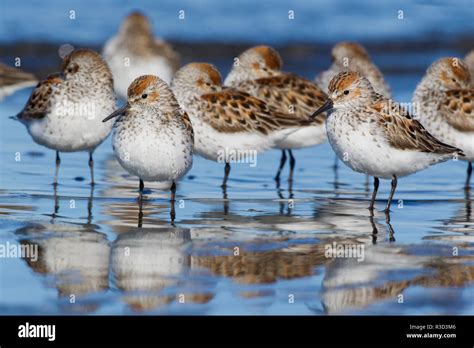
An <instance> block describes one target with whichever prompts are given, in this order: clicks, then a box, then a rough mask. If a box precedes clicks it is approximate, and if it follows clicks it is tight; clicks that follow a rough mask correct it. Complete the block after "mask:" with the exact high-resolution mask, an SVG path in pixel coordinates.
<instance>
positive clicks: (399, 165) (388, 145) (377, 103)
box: [313, 72, 463, 216]
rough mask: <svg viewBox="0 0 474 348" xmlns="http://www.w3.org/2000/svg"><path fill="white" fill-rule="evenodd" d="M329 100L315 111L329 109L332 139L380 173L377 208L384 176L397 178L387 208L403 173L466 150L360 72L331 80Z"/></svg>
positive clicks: (364, 167) (357, 166)
mask: <svg viewBox="0 0 474 348" xmlns="http://www.w3.org/2000/svg"><path fill="white" fill-rule="evenodd" d="M328 90H329V99H328V101H327V102H326V103H325V105H323V106H322V107H321V108H319V109H318V110H317V111H316V112H315V113H314V115H313V117H316V116H317V115H319V114H321V113H322V112H324V111H328V116H327V120H326V128H327V134H328V139H329V143H330V144H331V146H332V148H333V149H334V151H335V152H336V154H337V156H338V157H339V159H341V160H342V161H343V162H344V163H345V164H346V165H347V166H349V167H350V168H351V169H352V170H354V171H356V172H359V173H365V174H367V175H370V176H373V177H374V191H373V193H372V200H371V202H370V206H369V209H371V210H373V208H374V203H375V198H376V195H377V190H378V187H379V178H382V179H392V188H391V191H390V195H389V198H388V201H387V205H386V207H385V212H386V213H387V216H388V213H389V211H390V203H391V201H392V198H393V194H394V193H395V189H396V187H397V178H399V177H403V176H406V175H409V174H412V173H415V172H417V171H419V170H422V169H425V168H427V167H428V166H430V165H432V164H435V163H438V162H441V161H445V160H447V159H449V158H453V157H454V156H463V153H462V151H461V150H460V149H458V148H456V147H454V146H450V145H447V144H444V143H442V142H441V141H439V140H438V139H436V138H435V137H434V136H432V135H431V134H430V133H429V132H428V131H427V130H426V129H425V128H424V127H423V126H422V125H421V124H420V123H419V122H418V121H416V120H414V119H413V118H412V117H411V116H410V114H409V113H408V112H407V111H406V110H405V109H404V108H403V107H401V106H400V104H397V103H396V102H394V101H393V100H390V99H388V98H385V97H384V96H382V95H380V94H378V93H376V92H375V90H374V88H373V87H372V85H371V84H370V82H369V80H368V79H367V78H365V77H363V76H362V75H361V74H360V73H358V72H341V73H339V74H337V75H336V76H335V77H334V78H333V79H332V80H331V82H330V83H329V87H328Z"/></svg>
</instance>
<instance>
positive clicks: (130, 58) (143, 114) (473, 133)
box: [0, 12, 474, 221]
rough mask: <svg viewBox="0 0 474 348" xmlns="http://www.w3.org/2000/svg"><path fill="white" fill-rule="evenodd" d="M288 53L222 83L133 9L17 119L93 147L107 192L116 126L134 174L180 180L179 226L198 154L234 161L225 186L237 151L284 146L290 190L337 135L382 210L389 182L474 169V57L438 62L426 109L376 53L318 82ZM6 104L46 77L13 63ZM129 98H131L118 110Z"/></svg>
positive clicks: (227, 163) (40, 89) (1, 71)
mask: <svg viewBox="0 0 474 348" xmlns="http://www.w3.org/2000/svg"><path fill="white" fill-rule="evenodd" d="M282 66H283V62H282V59H281V57H280V55H279V54H278V52H277V51H276V50H275V49H274V48H272V47H269V46H256V47H252V48H249V49H248V50H246V51H245V52H243V53H241V54H240V55H239V56H238V57H236V59H235V60H234V61H233V65H232V69H231V71H230V73H229V74H228V76H227V77H226V78H225V80H224V82H222V78H221V75H220V73H219V71H218V70H217V69H216V67H215V66H213V65H212V64H208V63H202V62H194V63H190V64H187V65H185V66H183V67H180V56H179V54H178V53H177V52H175V51H174V49H173V48H172V46H171V45H170V44H168V43H167V42H165V41H163V40H161V39H158V38H156V37H154V35H153V30H152V26H151V23H150V21H149V20H148V18H147V17H146V16H145V15H143V14H141V13H137V12H135V13H132V14H130V15H129V16H128V17H126V18H125V20H124V21H123V23H122V25H121V27H120V30H119V32H118V33H117V35H116V36H114V37H112V38H111V39H110V40H109V41H108V42H107V43H106V44H105V47H104V50H103V55H102V56H101V55H100V54H98V53H96V52H94V51H92V50H90V49H76V50H74V51H72V52H71V53H70V54H68V55H67V56H66V57H65V58H64V61H63V64H62V67H61V70H60V71H59V72H58V73H57V74H54V75H51V76H48V77H47V78H46V79H44V80H43V81H41V82H39V83H38V84H37V85H36V88H35V89H34V90H33V92H32V94H31V96H30V98H29V100H28V101H27V103H26V105H25V107H24V109H23V110H22V111H21V112H19V113H18V115H16V116H15V117H14V118H15V119H16V120H18V121H20V122H21V123H23V124H24V125H25V126H26V128H27V130H28V133H29V134H30V135H31V137H32V138H33V140H34V141H35V142H36V143H38V144H40V145H43V146H45V147H47V148H49V149H52V150H55V151H56V174H55V177H54V184H55V185H56V184H57V182H58V170H59V165H60V156H59V154H60V152H75V151H87V152H88V153H89V166H90V171H91V184H92V185H93V184H94V171H93V165H94V164H93V152H94V150H95V149H96V148H97V147H98V146H99V145H100V144H101V143H102V142H103V141H104V140H105V139H106V138H107V137H108V135H109V133H111V132H112V130H113V136H112V146H113V151H114V153H115V156H116V158H117V160H118V162H119V163H120V165H121V166H122V167H123V168H124V169H125V170H126V171H128V172H129V173H130V174H132V175H134V176H137V177H138V179H139V198H138V200H139V202H140V204H141V202H142V200H143V190H144V186H145V184H144V182H146V181H163V182H170V189H171V207H172V209H171V219H172V221H173V220H174V218H175V212H174V200H175V192H176V183H177V181H178V180H179V179H180V178H182V177H183V176H184V175H185V174H186V173H187V172H188V171H189V170H190V169H191V167H192V163H193V155H194V154H196V155H199V156H202V157H204V158H205V159H208V160H212V161H216V162H220V163H222V165H223V166H224V178H223V182H222V186H223V187H224V188H225V187H226V185H227V179H228V177H229V174H230V170H231V163H232V161H231V160H229V156H228V155H229V154H231V153H248V152H255V153H261V152H263V151H266V150H270V149H279V150H281V160H280V163H279V166H278V171H277V174H276V177H275V179H276V180H277V181H279V180H280V176H281V172H282V169H283V167H284V165H285V163H286V160H287V155H288V156H289V162H290V173H289V177H288V178H289V179H288V180H289V181H292V180H293V179H294V178H293V171H294V167H295V162H296V160H295V156H294V154H293V151H294V150H296V149H299V148H304V147H310V146H316V145H319V144H321V143H324V142H325V141H326V139H327V140H329V143H330V145H331V146H332V148H333V149H334V152H335V153H336V155H337V157H338V158H339V159H340V160H341V161H342V162H343V163H345V164H346V165H347V166H349V167H350V168H351V169H352V170H354V171H356V172H359V173H364V174H366V175H369V176H373V177H374V189H373V194H372V199H371V202H370V205H369V208H370V209H371V211H373V209H374V205H375V199H376V195H377V190H378V187H379V178H382V179H388V180H391V192H390V195H389V197H388V201H387V204H386V207H385V212H386V213H388V212H389V210H390V203H391V201H392V198H393V195H394V193H395V190H396V187H397V180H398V178H400V177H403V176H406V175H409V174H412V173H415V172H417V171H420V170H422V169H425V168H427V167H428V166H430V165H433V164H436V163H439V162H442V161H446V160H450V159H455V160H457V159H460V160H464V161H467V162H468V170H467V176H466V182H465V187H466V189H468V188H469V187H470V177H471V173H472V161H473V160H474V81H473V79H471V75H472V74H473V72H474V50H473V51H471V52H470V53H469V54H468V55H467V56H466V57H465V59H462V58H457V57H446V58H442V59H439V60H437V61H435V62H434V63H433V64H432V65H431V66H430V67H429V68H428V70H427V72H426V75H425V76H424V77H423V79H422V80H421V81H420V83H419V84H418V86H417V88H416V91H415V93H414V96H413V106H414V108H413V109H414V111H413V112H411V111H408V110H407V109H406V108H405V107H403V106H402V105H401V104H399V103H397V102H396V101H394V100H393V99H391V91H390V88H389V87H388V85H387V83H386V82H385V80H384V77H383V74H382V73H381V71H380V70H379V69H378V68H377V67H376V66H375V64H374V63H373V62H372V61H371V58H370V56H369V54H368V53H367V51H366V50H365V49H364V48H363V47H362V46H361V45H359V44H357V43H353V42H340V43H338V44H336V45H335V46H334V48H333V50H332V65H331V66H330V67H329V68H328V69H327V70H326V71H323V72H321V73H320V74H319V75H318V76H316V78H315V79H314V81H311V80H308V79H306V78H303V77H301V76H298V75H295V74H293V73H291V72H284V71H282ZM0 76H5V78H3V79H2V81H3V82H2V85H3V86H2V90H1V92H0V95H2V96H4V95H6V94H9V93H12V92H13V91H14V90H15V89H18V88H24V87H28V86H31V84H32V83H37V81H36V79H35V78H34V76H32V75H31V74H28V73H24V72H22V71H20V70H18V69H13V68H9V67H6V66H0ZM116 95H118V96H119V97H120V98H123V99H125V100H126V102H125V104H124V105H123V106H122V107H120V108H118V109H117V107H116Z"/></svg>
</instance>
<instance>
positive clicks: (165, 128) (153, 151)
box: [103, 75, 194, 221]
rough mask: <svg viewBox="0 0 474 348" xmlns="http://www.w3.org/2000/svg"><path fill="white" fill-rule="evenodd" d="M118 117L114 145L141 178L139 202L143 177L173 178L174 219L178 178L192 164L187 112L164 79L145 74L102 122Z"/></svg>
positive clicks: (119, 156)
mask: <svg viewBox="0 0 474 348" xmlns="http://www.w3.org/2000/svg"><path fill="white" fill-rule="evenodd" d="M115 117H117V119H116V120H115V122H114V132H113V136H112V147H113V149H114V153H115V156H116V157H117V160H118V162H119V163H120V165H121V166H122V167H123V168H124V169H125V170H127V171H128V172H129V173H130V174H132V175H135V176H138V178H139V180H140V186H139V190H140V191H139V192H140V193H139V203H140V205H141V203H142V200H143V189H144V186H145V185H144V181H161V182H171V213H170V215H171V220H172V221H174V219H175V211H174V201H175V193H176V182H177V181H178V180H179V179H180V178H181V177H183V176H184V175H185V174H186V173H187V172H188V171H189V169H191V166H192V164H193V148H194V132H193V128H192V126H191V122H190V120H189V118H188V115H187V114H186V113H185V112H184V111H183V110H182V109H181V108H180V106H179V105H178V102H177V101H176V98H175V97H174V95H173V92H172V91H171V89H170V88H169V86H168V85H167V84H166V83H165V82H164V81H163V80H161V79H160V78H159V77H157V76H153V75H144V76H140V77H138V78H137V79H135V80H134V81H133V82H132V84H131V85H130V87H129V88H128V101H127V103H126V104H125V105H124V106H123V107H122V108H120V109H118V110H116V111H114V112H113V113H112V114H110V115H109V116H107V117H106V118H105V119H104V120H103V122H107V121H108V120H110V119H112V118H115ZM110 123H111V122H110Z"/></svg>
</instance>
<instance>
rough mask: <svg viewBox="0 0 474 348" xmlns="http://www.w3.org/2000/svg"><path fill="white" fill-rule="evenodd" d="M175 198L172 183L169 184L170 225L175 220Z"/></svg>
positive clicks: (174, 188)
mask: <svg viewBox="0 0 474 348" xmlns="http://www.w3.org/2000/svg"><path fill="white" fill-rule="evenodd" d="M175 197H176V183H175V182H174V181H173V183H172V184H171V200H170V204H171V210H170V217H171V223H172V224H173V223H174V219H175V218H176V211H175V209H174V202H175Z"/></svg>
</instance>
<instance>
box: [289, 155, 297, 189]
mask: <svg viewBox="0 0 474 348" xmlns="http://www.w3.org/2000/svg"><path fill="white" fill-rule="evenodd" d="M288 153H289V154H290V176H289V177H288V181H289V182H292V181H293V170H294V169H295V163H296V160H295V157H293V152H292V151H291V150H288Z"/></svg>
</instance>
